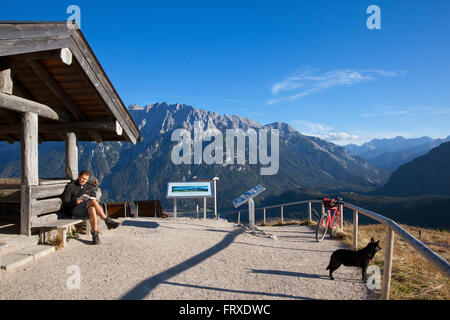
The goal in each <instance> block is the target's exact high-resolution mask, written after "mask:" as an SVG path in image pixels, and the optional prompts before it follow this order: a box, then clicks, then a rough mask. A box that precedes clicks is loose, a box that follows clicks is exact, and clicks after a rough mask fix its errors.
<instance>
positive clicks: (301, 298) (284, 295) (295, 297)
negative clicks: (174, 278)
mask: <svg viewBox="0 0 450 320" xmlns="http://www.w3.org/2000/svg"><path fill="white" fill-rule="evenodd" d="M162 283H164V284H170V285H174V286H181V287H188V288H195V289H203V290H214V291H219V292H230V293H242V294H254V295H261V296H268V297H278V298H291V299H300V300H315V299H313V298H308V297H299V296H292V295H289V294H283V293H271V292H261V291H244V290H233V289H225V288H215V287H205V286H199V285H195V284H187V283H178V282H169V281H163V282H162Z"/></svg>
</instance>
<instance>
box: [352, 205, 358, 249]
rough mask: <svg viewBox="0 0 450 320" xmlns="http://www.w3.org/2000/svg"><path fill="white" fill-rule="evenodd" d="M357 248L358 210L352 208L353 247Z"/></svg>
mask: <svg viewBox="0 0 450 320" xmlns="http://www.w3.org/2000/svg"><path fill="white" fill-rule="evenodd" d="M357 248H358V211H357V210H353V249H355V250H356V249H357Z"/></svg>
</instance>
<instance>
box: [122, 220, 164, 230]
mask: <svg viewBox="0 0 450 320" xmlns="http://www.w3.org/2000/svg"><path fill="white" fill-rule="evenodd" d="M121 225H122V226H125V227H138V228H147V229H156V228H158V227H159V223H157V222H153V221H135V220H125V221H124V222H122V224H121Z"/></svg>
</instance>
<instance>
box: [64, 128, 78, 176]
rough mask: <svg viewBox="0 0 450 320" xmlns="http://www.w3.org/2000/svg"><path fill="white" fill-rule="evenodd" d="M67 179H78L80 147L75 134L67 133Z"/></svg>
mask: <svg viewBox="0 0 450 320" xmlns="http://www.w3.org/2000/svg"><path fill="white" fill-rule="evenodd" d="M66 178H69V179H72V180H75V179H77V178H78V147H77V135H76V133H75V132H67V133H66Z"/></svg>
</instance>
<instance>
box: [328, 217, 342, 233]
mask: <svg viewBox="0 0 450 320" xmlns="http://www.w3.org/2000/svg"><path fill="white" fill-rule="evenodd" d="M340 226H341V215H336V216H335V217H334V220H333V223H332V224H331V229H330V237H331V238H332V239H334V238H336V233H337V230H338V229H339V227H340Z"/></svg>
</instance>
